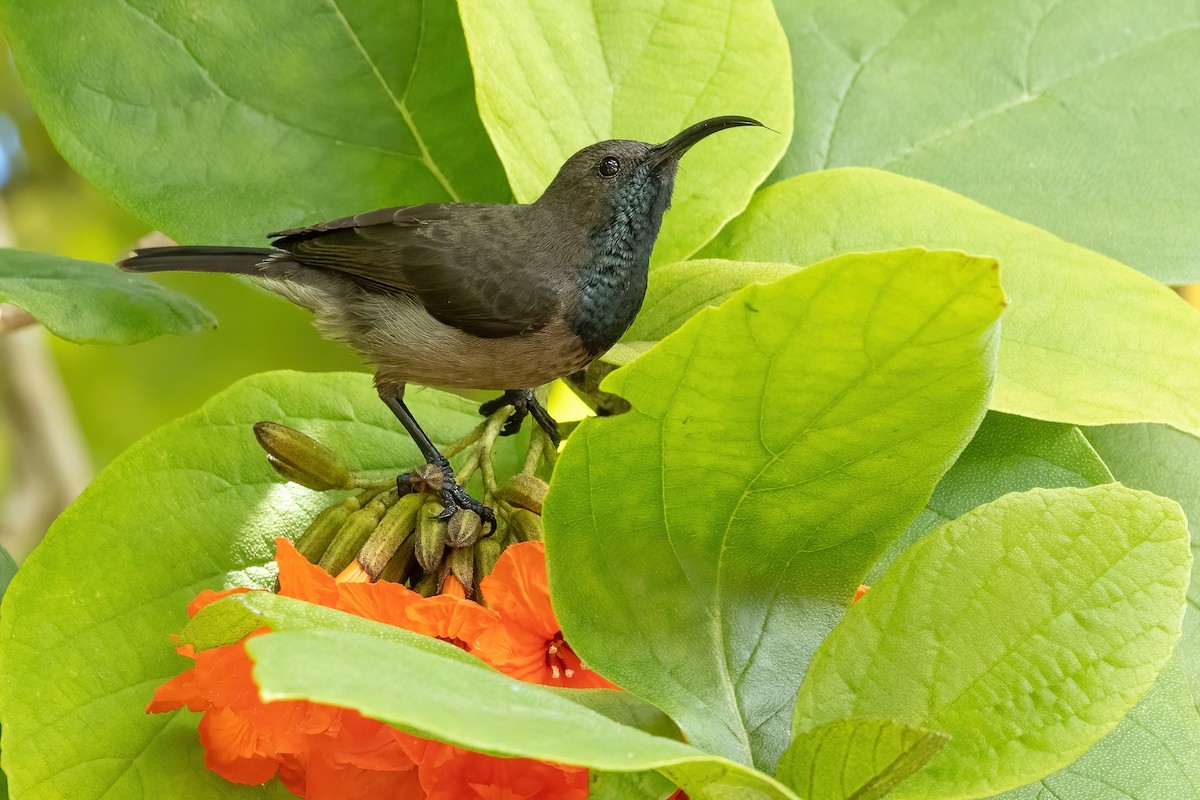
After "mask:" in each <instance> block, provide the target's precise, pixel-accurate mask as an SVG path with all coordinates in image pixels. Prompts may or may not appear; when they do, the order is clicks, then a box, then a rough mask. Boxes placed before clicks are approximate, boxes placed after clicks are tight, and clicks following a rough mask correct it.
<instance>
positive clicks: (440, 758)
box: [146, 539, 609, 800]
mask: <svg viewBox="0 0 1200 800" xmlns="http://www.w3.org/2000/svg"><path fill="white" fill-rule="evenodd" d="M276 547H277V550H276V561H277V562H278V564H279V586H280V590H279V591H280V594H283V595H285V596H289V597H293V598H296V599H299V600H304V601H306V602H311V603H318V604H320V605H324V606H327V607H331V608H337V609H340V610H342V611H346V612H348V613H351V614H356V615H358V616H362V617H366V618H367V619H373V620H376V621H378V622H383V623H387V624H390V625H396V626H399V627H402V628H406V629H408V630H412V631H415V632H418V633H421V634H424V635H427V636H432V637H436V638H439V639H442V640H444V641H448V642H452V643H453V644H455V645H457V646H459V647H461V648H463V649H465V650H467V651H469V652H473V653H476V654H480V653H481V652H482V650H481V648H482V642H483V641H484V640H485V639H486V638H487V637H488V636H489V635H491V634H492V633H493V632H495V631H498V630H500V629H501V628H505V629H507V627H512V628H513V631H515V633H511V632H509V633H505V634H504V635H503V636H501V637H499V638H494V641H493V648H494V649H499V650H500V651H503V653H504V654H507V655H506V657H511V656H512V655H513V653H514V652H515V651H514V650H513V643H514V642H517V641H518V640H517V639H514V638H513V637H514V636H524V637H526V638H528V637H529V636H531V635H533V631H531V630H530V629H529V627H528V625H529V620H530V619H536V620H537V623H536V625H537V626H539V627H537V628H536V630H540V628H541V627H545V626H547V625H552V626H553V627H554V628H555V630H556V633H555V635H556V637H557V639H558V640H561V633H557V623H556V622H555V621H554V615H553V613H552V612H551V611H550V605H549V602H550V598H549V593H548V591H546V589H545V587H546V581H545V565H544V561H543V563H542V564H541V571H540V579H539V578H538V575H539V572H538V569H537V563H536V562H537V561H539V560H543V559H544V555H543V553H544V551H543V550H541V548H540V545H539V546H538V548H537V549H536V550H530V549H529V548H526V549H524V550H520V547H521V546H514V547H511V548H509V552H512V551H519V552H516V553H514V555H513V557H511V558H509V557H508V554H507V553H506V554H505V556H503V557H501V559H500V562H499V563H498V564H497V571H498V572H500V573H501V574H500V577H498V578H497V580H495V581H492V580H491V579H490V578H489V579H488V580H487V581H485V584H484V585H485V587H490V588H489V589H488V591H490V592H491V593H492V595H494V596H495V597H496V598H497V602H498V603H500V605H501V607H500V608H498V609H497V610H490V609H486V608H483V607H482V606H479V605H478V604H476V603H474V602H471V601H469V600H466V599H465V598H464V597H463V596H462V594H463V593H462V591H461V588H462V587H461V585H459V586H458V589H459V591H458V592H455V591H454V587H453V586H450V587H448V588H449V590H450V592H451V593H452V594H443V595H439V596H436V597H430V598H425V597H422V596H421V595H419V594H417V593H416V592H413V591H411V590H409V589H406V588H404V587H403V586H401V585H399V584H395V583H386V582H384V583H366V582H351V583H340V582H338V581H337V580H335V579H334V578H332V577H330V576H329V575H327V574H326V573H325V572H324V571H323V570H321V569H320V568H319V567H317V566H314V565H313V564H310V563H309V562H308V561H307V560H306V559H305V558H304V557H303V556H301V555H300V554H299V553H298V552H297V551H296V549H295V547H294V546H293V545H292V543H291V542H289V541H288V540H286V539H277V540H276ZM501 564H505V565H506V566H505V567H504V569H503V570H501V569H500V565H501ZM539 580H540V583H539ZM244 591H252V590H249V589H228V590H224V591H221V592H213V591H205V592H201V593H200V595H199V596H198V597H197V598H196V599H195V600H194V601H193V602H192V603H191V604H190V605H189V606H188V614H189V616H195V614H196V613H197V612H198V611H199V610H200V609H201V608H203V607H204V606H205V605H207V604H208V603H211V602H214V601H215V600H218V599H220V598H222V597H225V596H227V595H229V594H235V593H238V592H244ZM266 632H267V629H266V628H263V629H260V630H258V631H255V632H254V633H252V634H250V637H253V636H259V635H262V634H264V633H266ZM250 637H247V638H250ZM521 642H522V645H523V646H524V645H528V644H529V642H524V641H523V640H521ZM540 646H541V648H542V658H543V659H547V658H551V657H552V656H554V655H555V654H556V653H562V654H563V655H565V657H566V659H567V660H564V661H562V663H563V664H564V665H569V664H574V663H577V662H578V659H577V658H575V656H574V654H573V653H571V652H570V649H569V648H566V645H565V643H564V644H562V646H561V647H562V649H561V650H556V651H553V652H551V651H548V650H547V646H548V645H547V640H545V639H543V640H541V642H540ZM549 646H553V641H550V645H549ZM178 650H179V653H180V654H181V655H184V656H186V657H188V658H191V659H193V660H194V661H195V664H194V665H193V666H192V667H191V668H190V669H188V670H187V671H185V672H184V673H182V674H181V675H178V676H176V677H175V678H173V679H171V680H170V681H168V682H166V683H165V684H163V685H162V686H160V687H159V688H158V689H157V690H156V691H155V693H154V698H153V699H152V700H151V701H150V704H149V705H148V706H147V709H146V710H147V711H148V712H152V713H156V712H162V711H171V710H175V709H179V708H183V707H185V706H186V707H187V708H188V709H190V710H192V711H201V712H203V713H204V717H203V718H202V719H201V721H200V741H201V743H202V744H203V745H204V749H205V765H206V766H207V767H208V768H209V769H211V770H213V771H214V772H216V773H217V774H219V775H221V776H222V777H224V778H225V779H226V780H229V781H232V782H234V783H243V784H261V783H265V782H266V781H268V780H270V779H271V777H273V776H274V775H276V774H278V775H279V779H280V780H281V781H282V782H283V784H284V786H286V787H287V788H288V789H289V790H290V791H291V792H292V793H293V794H295V795H297V796H299V797H303V798H308V800H359V799H360V798H362V800H366V798H372V800H373V799H374V798H378V797H395V798H399V800H410V799H411V800H425V799H426V798H428V799H429V800H451V799H452V798H453V800H460V799H461V800H583V798H586V797H587V770H585V769H579V768H574V767H560V766H556V765H554V764H547V763H544V762H539V761H532V760H528V759H503V758H496V757H493V756H485V755H481V754H478V753H473V752H470V751H467V750H462V749H459V748H457V747H453V746H451V745H448V744H444V743H441V742H432V741H428V740H424V739H420V738H418V737H415V736H411V735H409V734H407V733H403V732H401V731H398V730H395V729H393V728H390V727H388V726H386V725H384V724H383V723H381V722H377V721H375V720H372V719H368V718H366V717H363V716H362V715H361V714H359V713H358V712H356V711H353V710H350V709H342V708H336V707H334V706H328V705H322V704H319V703H310V702H307V701H275V702H270V703H264V702H262V700H261V699H260V698H259V694H258V687H257V686H256V685H255V683H254V680H253V677H252V674H251V666H252V665H251V661H250V658H249V656H248V655H247V654H246V650H245V642H244V641H243V642H238V643H236V644H230V645H224V646H222V647H216V648H212V649H210V650H205V651H202V652H199V653H196V652H194V651H193V649H192V648H191V647H190V646H188V645H183V646H181V647H179V648H178ZM561 657H562V656H560V658H561ZM571 659H574V661H573V662H572V661H571ZM547 663H549V662H547ZM556 663H557V662H556ZM559 669H560V674H564V675H565V670H566V669H571V670H572V675H579V674H580V673H586V675H588V676H591V680H592V681H597V680H598V681H600V682H601V683H600V684H597V683H594V682H587V680H586V679H585V680H584V681H576V682H574V683H571V684H568V685H576V686H595V685H606V686H607V685H609V684H608V683H607V682H606V681H604V680H603V679H602V678H599V677H598V676H595V675H594V674H593V673H590V672H587V671H586V670H583V669H582V667H578V666H564V667H560V668H559Z"/></svg>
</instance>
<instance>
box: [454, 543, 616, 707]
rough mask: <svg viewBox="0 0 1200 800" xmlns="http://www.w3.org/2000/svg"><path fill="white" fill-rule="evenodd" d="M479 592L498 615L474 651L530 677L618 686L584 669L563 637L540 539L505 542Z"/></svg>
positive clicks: (570, 683) (506, 669)
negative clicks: (553, 607)
mask: <svg viewBox="0 0 1200 800" xmlns="http://www.w3.org/2000/svg"><path fill="white" fill-rule="evenodd" d="M480 592H481V593H482V594H483V596H484V598H485V599H486V600H487V603H488V605H489V606H490V607H491V608H493V609H494V610H495V611H496V612H497V613H498V614H499V615H500V624H499V625H498V626H496V627H493V628H492V629H490V630H488V631H487V632H485V633H484V634H483V636H482V637H480V639H479V643H478V645H477V646H476V648H475V649H474V650H473V651H472V652H474V653H475V654H476V655H477V656H479V657H480V658H482V659H483V660H484V661H486V662H488V663H489V664H491V665H492V666H494V667H495V668H496V669H498V670H500V671H501V672H504V673H506V674H508V675H511V676H512V677H514V678H518V679H520V680H523V681H527V682H529V683H540V684H543V685H546V686H570V687H573V688H576V689H615V688H617V687H615V686H613V684H611V683H609V682H608V681H607V680H605V679H604V678H602V677H601V676H599V675H597V674H596V673H595V672H592V671H591V670H590V669H588V668H587V667H586V666H585V665H584V664H583V663H582V662H581V661H580V660H579V656H577V655H575V651H574V650H572V649H571V646H570V645H568V644H567V643H566V641H565V640H564V639H563V635H562V629H561V628H560V627H559V625H558V620H557V619H556V618H555V616H554V610H553V609H552V608H551V607H550V586H549V583H548V581H547V579H546V548H545V545H543V544H542V543H541V542H522V543H521V544H514V545H511V546H509V547H508V549H506V550H505V551H504V553H503V555H501V556H500V560H499V561H497V562H496V566H495V568H494V569H493V570H492V574H491V575H489V576H488V577H486V578H484V579H483V582H482V584H481V585H480Z"/></svg>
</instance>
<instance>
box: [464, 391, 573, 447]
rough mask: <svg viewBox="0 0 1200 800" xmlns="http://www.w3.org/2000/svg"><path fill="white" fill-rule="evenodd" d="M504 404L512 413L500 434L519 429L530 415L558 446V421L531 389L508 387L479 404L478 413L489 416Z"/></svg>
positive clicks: (514, 431)
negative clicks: (509, 407) (494, 397)
mask: <svg viewBox="0 0 1200 800" xmlns="http://www.w3.org/2000/svg"><path fill="white" fill-rule="evenodd" d="M505 406H512V407H513V415H512V416H511V417H509V418H508V422H506V423H504V428H502V429H501V431H500V435H501V436H512V435H513V434H514V433H516V432H517V431H519V430H521V423H522V422H524V421H525V417H526V416H532V417H533V420H534V422H536V423H537V424H538V425H539V426H540V427H541V429H542V430H544V431H545V432H546V435H547V436H549V437H550V441H551V442H553V443H554V446H555V447H558V445H559V443H560V442H561V441H562V437H560V436H559V435H558V423H557V422H555V421H554V417H552V416H550V412H549V411H547V410H546V407H545V406H543V405H542V404H541V403H539V402H538V399H537V397H536V396H535V395H534V393H533V389H509V390H508V391H506V392H505V393H504V394H502V395H500V396H499V397H497V398H496V399H495V400H489V401H487V402H486V403H484V404H483V405H481V406H480V407H479V413H480V414H483V415H484V416H485V417H490V416H491V415H492V414H495V413H496V412H497V411H499V410H500V409H502V408H504V407H505Z"/></svg>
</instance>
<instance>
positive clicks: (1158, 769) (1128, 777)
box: [998, 661, 1200, 800]
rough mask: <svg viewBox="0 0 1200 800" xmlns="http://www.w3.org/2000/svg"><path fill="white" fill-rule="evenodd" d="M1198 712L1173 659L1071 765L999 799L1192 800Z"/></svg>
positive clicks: (1199, 775)
mask: <svg viewBox="0 0 1200 800" xmlns="http://www.w3.org/2000/svg"><path fill="white" fill-rule="evenodd" d="M1197 754H1200V714H1197V712H1196V708H1195V707H1194V706H1193V705H1192V702H1191V696H1190V695H1189V693H1188V685H1187V678H1186V677H1185V675H1184V670H1183V668H1182V667H1181V666H1180V665H1179V664H1178V663H1176V662H1175V661H1173V662H1172V663H1171V664H1169V665H1167V668H1166V669H1165V670H1163V673H1162V675H1160V676H1159V679H1158V682H1157V683H1155V684H1154V688H1153V689H1151V690H1150V691H1149V692H1148V693H1147V694H1146V696H1145V697H1143V698H1142V701H1141V702H1140V703H1138V704H1137V706H1135V707H1134V709H1133V710H1132V711H1130V712H1129V714H1128V715H1127V716H1126V717H1125V719H1123V720H1121V724H1120V725H1118V726H1117V727H1116V728H1115V729H1113V731H1112V733H1110V734H1108V735H1107V736H1105V737H1104V738H1103V739H1101V740H1100V741H1098V742H1096V744H1095V745H1093V746H1092V748H1091V749H1090V750H1088V751H1087V752H1086V753H1084V754H1083V755H1082V756H1080V757H1079V759H1078V760H1077V761H1075V762H1074V763H1072V764H1070V765H1068V766H1066V767H1063V768H1062V769H1060V770H1059V771H1058V772H1055V773H1054V774H1053V775H1047V776H1046V777H1045V778H1042V779H1041V780H1040V781H1037V782H1035V783H1031V784H1028V785H1025V786H1022V787H1020V788H1019V789H1013V790H1011V791H1008V792H1005V793H1004V794H1002V795H999V798H998V800H1054V798H1058V800H1196V798H1200V758H1197Z"/></svg>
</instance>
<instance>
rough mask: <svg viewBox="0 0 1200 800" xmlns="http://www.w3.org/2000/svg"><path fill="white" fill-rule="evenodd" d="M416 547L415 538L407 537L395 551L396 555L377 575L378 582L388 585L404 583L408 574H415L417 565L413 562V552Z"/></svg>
mask: <svg viewBox="0 0 1200 800" xmlns="http://www.w3.org/2000/svg"><path fill="white" fill-rule="evenodd" d="M416 546H417V537H416V536H409V537H408V538H407V539H405V540H404V544H402V545H400V547H399V549H398V550H396V554H395V555H393V556H392V557H391V560H389V561H388V563H387V566H385V567H384V568H383V572H381V573H380V575H379V580H381V581H387V582H388V583H404V581H405V579H406V578H407V577H408V575H409V574H410V572H415V571H416V569H417V564H416V562H415V561H414V560H413V551H414V550H415V548H416Z"/></svg>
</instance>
